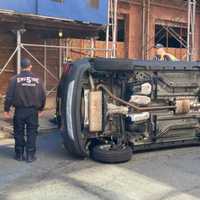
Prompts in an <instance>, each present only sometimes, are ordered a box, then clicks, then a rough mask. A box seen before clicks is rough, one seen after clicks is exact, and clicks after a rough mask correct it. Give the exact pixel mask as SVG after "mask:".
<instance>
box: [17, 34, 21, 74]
mask: <svg viewBox="0 0 200 200" xmlns="http://www.w3.org/2000/svg"><path fill="white" fill-rule="evenodd" d="M17 48H18V49H17V74H19V73H20V72H21V30H17Z"/></svg>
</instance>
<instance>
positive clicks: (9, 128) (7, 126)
mask: <svg viewBox="0 0 200 200" xmlns="http://www.w3.org/2000/svg"><path fill="white" fill-rule="evenodd" d="M54 113H55V109H48V110H45V111H44V112H43V115H42V116H41V117H40V118H39V133H46V132H49V131H52V130H54V129H57V126H56V125H54V124H52V123H50V122H49V119H51V118H53V116H54ZM12 124H13V123H12V120H5V119H4V117H3V113H2V112H1V113H0V139H5V138H10V137H12V135H13V125H12Z"/></svg>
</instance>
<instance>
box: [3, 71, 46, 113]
mask: <svg viewBox="0 0 200 200" xmlns="http://www.w3.org/2000/svg"><path fill="white" fill-rule="evenodd" d="M45 102H46V95H45V91H44V88H43V85H42V83H41V81H40V79H39V78H38V77H36V76H34V75H33V74H32V73H31V72H28V71H22V72H21V73H20V74H18V75H16V76H14V77H12V78H11V80H10V83H9V86H8V90H7V93H6V98H5V105H4V110H5V111H6V112H8V111H10V107H11V106H14V107H15V108H29V107H34V108H36V109H37V110H39V111H42V110H43V109H44V106H45Z"/></svg>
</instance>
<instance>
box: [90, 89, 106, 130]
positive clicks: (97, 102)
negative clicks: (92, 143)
mask: <svg viewBox="0 0 200 200" xmlns="http://www.w3.org/2000/svg"><path fill="white" fill-rule="evenodd" d="M102 110H103V109H102V91H91V92H90V94H89V130H90V132H99V131H102V112H103V111H102Z"/></svg>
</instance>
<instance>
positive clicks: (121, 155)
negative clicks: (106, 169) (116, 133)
mask: <svg viewBox="0 0 200 200" xmlns="http://www.w3.org/2000/svg"><path fill="white" fill-rule="evenodd" d="M91 157H92V158H93V159H94V160H96V161H99V162H103V163H122V162H127V161H129V160H130V159H131V157H132V149H131V147H129V146H113V145H111V144H103V145H97V146H94V147H93V148H92V150H91Z"/></svg>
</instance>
